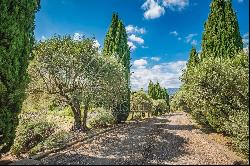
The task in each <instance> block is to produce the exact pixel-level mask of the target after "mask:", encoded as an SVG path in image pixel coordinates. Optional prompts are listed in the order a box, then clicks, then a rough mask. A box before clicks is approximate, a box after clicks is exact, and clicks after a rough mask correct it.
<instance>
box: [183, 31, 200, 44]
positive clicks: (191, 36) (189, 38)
mask: <svg viewBox="0 0 250 166" xmlns="http://www.w3.org/2000/svg"><path fill="white" fill-rule="evenodd" d="M195 36H197V34H196V33H195V34H193V33H191V34H189V35H188V36H187V37H185V38H186V42H187V43H190V41H192V39H193V37H195Z"/></svg>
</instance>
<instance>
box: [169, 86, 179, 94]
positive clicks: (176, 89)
mask: <svg viewBox="0 0 250 166" xmlns="http://www.w3.org/2000/svg"><path fill="white" fill-rule="evenodd" d="M178 90H179V88H168V90H167V91H168V94H169V96H172V95H174V94H175V93H176V92H177V91H178Z"/></svg>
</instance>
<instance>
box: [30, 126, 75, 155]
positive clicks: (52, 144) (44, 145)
mask: <svg viewBox="0 0 250 166" xmlns="http://www.w3.org/2000/svg"><path fill="white" fill-rule="evenodd" d="M71 138H72V134H71V133H70V132H66V131H59V132H55V133H53V134H52V135H50V136H49V137H48V138H47V139H45V140H43V141H42V142H40V143H39V144H37V145H36V146H35V147H33V148H32V149H30V151H29V154H30V155H35V154H37V153H38V152H43V151H45V150H49V149H53V148H58V147H63V146H64V145H65V144H66V143H68V142H69V140H70V139H71Z"/></svg>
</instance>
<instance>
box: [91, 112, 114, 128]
mask: <svg viewBox="0 0 250 166" xmlns="http://www.w3.org/2000/svg"><path fill="white" fill-rule="evenodd" d="M90 117H91V118H90V119H89V121H88V124H89V125H90V126H91V127H92V128H93V127H107V126H108V125H112V124H114V123H115V122H116V120H115V117H114V116H113V115H112V113H111V111H109V110H106V109H104V108H96V109H95V111H94V112H92V114H91V115H90Z"/></svg>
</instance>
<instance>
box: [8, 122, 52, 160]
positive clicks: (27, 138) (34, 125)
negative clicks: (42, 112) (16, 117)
mask: <svg viewBox="0 0 250 166" xmlns="http://www.w3.org/2000/svg"><path fill="white" fill-rule="evenodd" d="M55 128H56V126H55V124H53V123H51V122H44V121H31V122H29V123H22V124H21V125H19V126H18V128H17V134H16V139H15V141H14V145H13V146H12V147H11V152H12V153H13V154H15V155H20V154H21V153H27V152H29V151H30V150H31V149H32V148H34V147H35V146H36V145H38V144H39V143H40V142H43V141H44V140H46V139H47V138H48V137H49V136H50V135H51V134H52V133H53V132H54V131H55Z"/></svg>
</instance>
